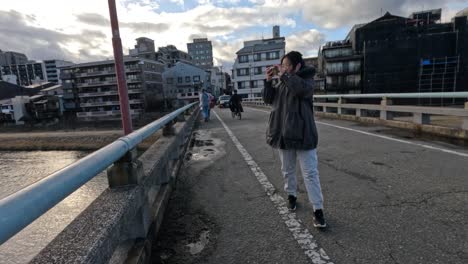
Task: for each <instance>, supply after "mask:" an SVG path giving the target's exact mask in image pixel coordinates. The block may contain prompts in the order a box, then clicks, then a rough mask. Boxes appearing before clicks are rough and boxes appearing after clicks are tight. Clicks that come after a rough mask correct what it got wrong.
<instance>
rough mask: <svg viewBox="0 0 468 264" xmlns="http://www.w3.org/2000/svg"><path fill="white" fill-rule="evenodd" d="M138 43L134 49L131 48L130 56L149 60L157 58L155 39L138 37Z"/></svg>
mask: <svg viewBox="0 0 468 264" xmlns="http://www.w3.org/2000/svg"><path fill="white" fill-rule="evenodd" d="M136 41H137V44H136V45H135V48H134V49H131V50H130V56H132V57H139V58H144V59H148V60H156V59H157V55H156V50H155V48H154V40H152V39H150V38H145V37H141V38H137V39H136Z"/></svg>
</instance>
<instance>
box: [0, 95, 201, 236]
mask: <svg viewBox="0 0 468 264" xmlns="http://www.w3.org/2000/svg"><path fill="white" fill-rule="evenodd" d="M196 104H198V102H195V103H191V104H189V105H186V106H184V107H182V108H180V109H178V110H176V111H174V112H172V113H170V114H167V115H165V116H164V117H162V118H160V119H158V120H156V121H154V122H153V123H151V124H148V125H146V126H145V127H143V128H141V129H139V130H137V131H134V132H133V133H131V134H129V135H127V136H123V137H121V138H119V139H117V140H116V141H114V142H113V143H111V144H109V145H107V146H105V147H103V148H101V149H99V150H97V151H95V152H93V153H92V154H90V155H88V156H86V157H84V158H83V159H81V160H79V161H77V162H75V163H73V164H71V165H69V166H67V167H65V168H63V169H61V170H59V171H57V172H55V173H53V174H51V175H49V176H47V177H45V178H43V179H42V180H40V181H37V182H35V183H33V184H31V185H29V186H27V187H25V188H23V189H21V190H19V191H18V192H16V193H13V194H11V195H9V196H7V197H5V198H3V199H2V200H0V245H1V244H3V243H4V242H5V241H7V240H8V239H9V238H11V237H12V236H14V235H15V234H16V233H18V232H19V231H21V230H22V229H23V228H24V227H26V226H27V225H29V224H30V223H32V222H33V221H34V220H36V219H37V218H38V217H40V216H41V215H43V214H44V213H45V212H47V211H48V210H49V209H50V208H52V207H53V206H55V205H56V204H58V203H59V202H60V201H62V200H63V199H64V198H66V197H67V196H68V195H70V194H71V193H73V192H74V191H76V190H77V189H78V188H80V187H81V186H82V185H83V184H85V183H87V182H88V181H89V180H91V179H92V178H93V177H95V176H96V175H97V174H98V173H100V172H101V171H103V170H105V169H106V168H107V167H109V166H110V165H112V164H113V163H114V162H115V161H117V160H119V159H120V158H121V157H122V156H124V155H125V154H126V153H127V152H128V151H130V150H131V149H133V148H135V147H136V146H137V145H138V144H139V143H141V142H142V141H143V140H144V139H146V138H147V137H149V136H151V135H152V134H153V133H155V132H156V131H158V130H159V129H161V128H163V127H164V126H165V125H166V124H168V123H169V122H171V121H172V120H174V119H175V118H176V117H177V116H179V115H180V114H182V113H183V112H184V111H186V110H188V109H190V108H191V107H192V106H194V105H196Z"/></svg>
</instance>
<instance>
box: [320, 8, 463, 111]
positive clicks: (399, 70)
mask: <svg viewBox="0 0 468 264" xmlns="http://www.w3.org/2000/svg"><path fill="white" fill-rule="evenodd" d="M441 14H442V10H441V9H435V10H428V11H423V12H417V13H413V14H411V15H410V16H409V17H408V18H405V17H400V16H395V15H392V14H390V13H388V12H387V13H386V14H385V15H384V16H382V17H380V18H378V19H376V20H374V21H371V22H369V23H366V24H360V25H356V26H354V27H353V28H352V29H351V31H350V32H349V34H348V36H347V37H346V39H345V40H343V41H337V42H328V43H327V44H325V45H324V46H323V47H322V48H321V51H320V52H319V71H320V72H321V74H323V75H324V76H325V79H326V91H327V93H391V92H394V93H400V92H450V91H466V90H468V50H467V49H465V48H462V47H466V46H467V45H468V24H467V15H466V14H464V13H463V12H460V13H458V14H457V16H456V17H455V18H453V19H452V21H451V22H449V23H440V19H441V16H442V15H441ZM429 103H431V102H429Z"/></svg>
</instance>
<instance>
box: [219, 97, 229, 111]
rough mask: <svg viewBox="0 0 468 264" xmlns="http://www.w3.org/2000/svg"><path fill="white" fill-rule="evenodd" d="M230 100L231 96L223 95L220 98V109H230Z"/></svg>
mask: <svg viewBox="0 0 468 264" xmlns="http://www.w3.org/2000/svg"><path fill="white" fill-rule="evenodd" d="M229 99H231V96H230V95H221V96H220V97H219V98H218V107H219V108H223V107H227V108H229Z"/></svg>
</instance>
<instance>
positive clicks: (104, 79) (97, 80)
mask: <svg viewBox="0 0 468 264" xmlns="http://www.w3.org/2000/svg"><path fill="white" fill-rule="evenodd" d="M124 63H125V72H126V80H127V88H128V96H129V104H130V113H131V116H132V118H137V117H138V116H140V115H141V114H143V113H144V112H145V111H148V110H153V109H157V108H159V107H161V106H162V104H163V99H164V90H163V85H162V75H161V74H162V72H163V69H164V66H163V65H162V64H161V63H159V62H157V61H154V60H148V59H143V58H132V57H124ZM60 78H61V79H62V86H63V91H64V95H63V99H64V108H65V114H66V115H67V113H68V114H69V115H70V114H71V115H76V117H77V118H78V120H82V121H95V120H113V119H120V117H121V114H120V102H119V95H118V89H117V77H116V74H115V64H114V61H113V60H106V61H98V62H90V63H82V64H76V65H72V66H68V67H64V68H61V74H60Z"/></svg>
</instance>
